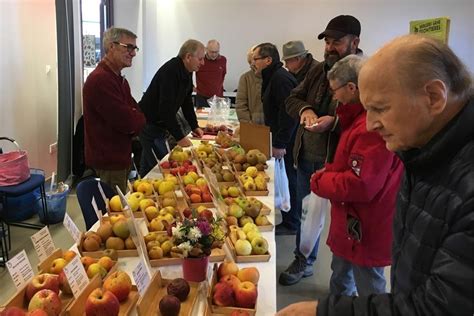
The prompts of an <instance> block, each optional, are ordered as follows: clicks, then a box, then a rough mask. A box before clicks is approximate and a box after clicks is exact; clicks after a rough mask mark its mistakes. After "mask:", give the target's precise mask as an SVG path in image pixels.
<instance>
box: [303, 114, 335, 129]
mask: <svg viewBox="0 0 474 316" xmlns="http://www.w3.org/2000/svg"><path fill="white" fill-rule="evenodd" d="M316 123H317V125H315V126H312V127H311V126H308V125H306V127H305V129H306V130H308V131H310V132H313V133H323V132H326V131H328V130H330V129H331V128H332V126H333V124H334V116H330V115H325V116H321V117H320V118H318V119H317V120H316Z"/></svg>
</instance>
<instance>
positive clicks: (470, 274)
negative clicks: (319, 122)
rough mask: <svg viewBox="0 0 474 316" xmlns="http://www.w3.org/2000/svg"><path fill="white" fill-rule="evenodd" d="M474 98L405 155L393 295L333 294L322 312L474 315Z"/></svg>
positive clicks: (394, 249) (396, 224) (396, 227)
mask: <svg viewBox="0 0 474 316" xmlns="http://www.w3.org/2000/svg"><path fill="white" fill-rule="evenodd" d="M473 122H474V98H471V100H470V101H469V102H468V104H467V105H466V106H465V107H464V109H463V110H462V111H461V112H460V113H459V114H458V115H457V116H456V117H455V118H454V119H453V120H451V122H449V123H448V125H446V126H445V128H444V129H443V130H442V131H441V132H439V133H438V134H437V135H436V136H435V137H434V138H432V139H431V141H430V142H429V143H428V144H427V145H426V146H424V147H423V148H421V149H418V150H410V151H406V152H403V153H401V154H400V158H401V159H402V161H403V162H404V164H405V170H406V172H405V178H404V180H403V182H402V185H401V190H400V193H399V197H398V203H397V213H396V214H395V218H394V226H393V231H394V241H393V247H392V257H393V259H392V261H393V264H392V275H391V285H392V291H391V294H384V295H372V296H369V297H359V298H354V297H337V296H329V297H327V298H325V299H323V300H321V301H320V303H319V306H318V310H317V315H318V316H321V315H403V316H406V315H443V316H444V315H470V316H472V315H473V314H474V124H473Z"/></svg>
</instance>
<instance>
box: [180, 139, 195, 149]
mask: <svg viewBox="0 0 474 316" xmlns="http://www.w3.org/2000/svg"><path fill="white" fill-rule="evenodd" d="M178 145H179V146H181V147H189V146H192V145H193V143H191V140H190V139H189V138H188V137H183V138H181V139H180V140H178Z"/></svg>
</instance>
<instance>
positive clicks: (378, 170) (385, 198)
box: [311, 104, 403, 267]
mask: <svg viewBox="0 0 474 316" xmlns="http://www.w3.org/2000/svg"><path fill="white" fill-rule="evenodd" d="M337 115H338V118H339V123H340V127H341V136H340V140H339V143H338V145H337V149H336V154H335V157H334V160H333V162H332V163H328V164H326V166H325V169H323V170H322V171H319V172H316V173H314V174H313V176H312V178H311V190H312V191H313V192H314V193H315V194H317V195H318V196H321V197H324V198H327V199H329V200H330V201H331V224H330V230H329V236H328V240H327V244H328V246H329V247H330V248H331V251H332V252H333V253H334V254H335V255H336V256H339V257H342V258H344V259H346V260H348V261H350V262H352V263H354V264H356V265H359V266H367V267H380V266H387V265H390V262H391V260H390V258H391V253H390V251H391V243H392V219H393V214H394V212H395V200H396V195H397V192H398V188H399V184H400V178H401V175H402V172H403V166H402V163H401V161H400V160H399V159H398V157H397V156H396V155H395V154H394V153H392V152H390V151H388V150H387V149H386V147H385V142H384V141H383V139H382V138H381V137H380V136H379V135H378V134H377V133H374V132H368V131H367V129H366V112H365V110H364V108H363V107H362V105H361V104H346V105H340V106H339V107H338V109H337ZM354 223H358V224H359V227H358V229H356V230H357V231H358V233H359V235H358V234H354V233H350V232H349V231H350V230H349V226H350V224H353V225H354Z"/></svg>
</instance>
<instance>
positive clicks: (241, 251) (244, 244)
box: [234, 239, 252, 256]
mask: <svg viewBox="0 0 474 316" xmlns="http://www.w3.org/2000/svg"><path fill="white" fill-rule="evenodd" d="M234 247H235V252H236V253H237V255H239V256H248V255H250V254H251V253H252V244H251V243H250V241H248V240H243V239H239V240H237V242H236V243H235V245H234Z"/></svg>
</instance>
